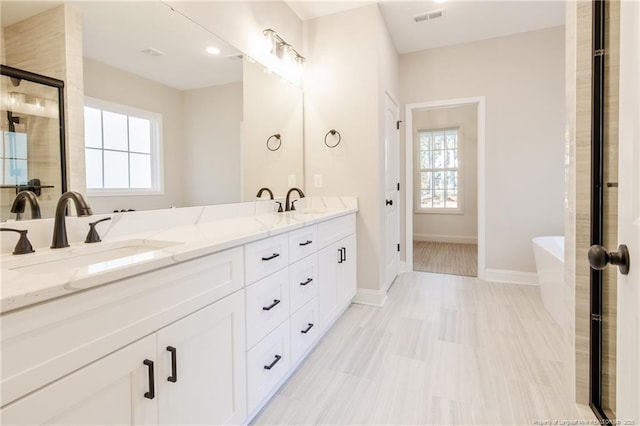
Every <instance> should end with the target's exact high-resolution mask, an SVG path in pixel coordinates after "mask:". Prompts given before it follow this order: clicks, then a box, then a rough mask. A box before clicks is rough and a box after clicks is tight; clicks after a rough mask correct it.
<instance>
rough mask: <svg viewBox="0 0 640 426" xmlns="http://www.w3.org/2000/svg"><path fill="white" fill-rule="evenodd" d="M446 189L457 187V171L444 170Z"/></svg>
mask: <svg viewBox="0 0 640 426" xmlns="http://www.w3.org/2000/svg"><path fill="white" fill-rule="evenodd" d="M446 185H447V189H458V172H446Z"/></svg>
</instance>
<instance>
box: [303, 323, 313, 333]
mask: <svg viewBox="0 0 640 426" xmlns="http://www.w3.org/2000/svg"><path fill="white" fill-rule="evenodd" d="M307 325H308V326H309V327H307V328H306V329H305V330H300V333H302V334H307V333H308V332H309V330H311V329H312V328H313V324H311V323H310V322H309V323H307Z"/></svg>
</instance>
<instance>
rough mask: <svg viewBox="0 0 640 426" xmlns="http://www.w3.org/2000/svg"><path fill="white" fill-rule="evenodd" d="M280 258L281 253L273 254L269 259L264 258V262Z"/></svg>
mask: <svg viewBox="0 0 640 426" xmlns="http://www.w3.org/2000/svg"><path fill="white" fill-rule="evenodd" d="M278 256H280V253H273V254H272V255H271V256H269V257H263V258H262V260H263V261H264V262H266V261H267V260H271V259H275V258H276V257H278Z"/></svg>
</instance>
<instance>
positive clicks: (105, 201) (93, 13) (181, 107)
mask: <svg viewBox="0 0 640 426" xmlns="http://www.w3.org/2000/svg"><path fill="white" fill-rule="evenodd" d="M62 3H63V2H22V1H21V2H12V1H3V2H2V5H1V6H2V13H3V27H4V25H5V24H4V22H5V16H14V17H15V18H14V19H13V22H14V23H15V22H18V18H19V19H22V20H27V19H34V18H36V17H37V16H33V15H34V14H37V13H45V12H44V11H46V10H47V8H48V9H51V8H53V7H61V6H60V5H61V4H62ZM65 5H66V6H65V7H69V6H71V7H72V8H74V9H76V10H77V11H79V12H80V14H81V15H82V40H83V56H84V59H83V62H82V67H83V69H82V74H83V81H84V87H83V91H84V95H85V106H88V107H89V108H93V109H94V110H93V111H89V112H90V113H91V112H93V113H94V114H93V118H95V117H98V116H99V117H100V123H102V126H103V127H101V128H100V129H98V128H97V127H94V128H91V127H90V126H92V124H91V120H90V118H91V117H88V116H92V114H88V116H87V115H85V117H88V119H89V122H87V121H85V126H84V127H85V128H84V131H85V134H87V135H89V138H90V140H89V141H88V142H87V140H86V139H85V152H84V155H85V159H86V160H88V161H87V163H88V166H87V167H86V173H85V170H82V174H83V175H85V174H86V180H87V184H88V188H89V189H88V190H87V195H88V201H89V203H90V204H91V206H92V207H93V210H94V212H96V213H103V212H104V213H106V212H111V211H113V210H123V209H124V210H128V209H135V210H141V209H157V208H168V207H171V206H191V205H203V204H215V203H226V202H237V201H241V200H249V199H254V198H255V195H256V192H257V190H258V189H259V188H260V187H262V186H271V187H273V189H274V192H275V193H276V194H277V195H281V194H284V193H286V188H287V187H288V186H289V184H290V183H291V184H293V182H294V181H295V184H297V185H296V186H300V185H302V182H303V179H302V163H303V157H302V143H303V142H302V101H301V100H302V94H301V91H300V89H297V88H295V87H294V86H291V85H290V84H288V83H286V82H285V81H283V80H282V79H280V78H279V77H277V76H275V75H269V74H265V73H264V72H263V71H262V67H261V66H260V65H258V64H255V63H252V64H251V65H252V66H253V67H254V68H255V71H256V72H248V73H247V72H244V71H243V53H242V52H239V51H238V50H237V49H236V48H234V47H233V46H231V45H229V44H228V43H225V42H224V41H223V40H221V39H219V38H218V37H216V36H215V35H214V34H212V33H211V32H210V31H208V30H207V29H205V28H204V27H203V26H201V25H199V24H198V23H197V22H196V21H197V20H198V17H186V16H183V15H181V14H180V13H178V12H176V11H174V10H172V9H171V8H170V7H169V6H168V5H166V4H164V3H162V2H148V1H138V2H130V1H127V2H94V1H90V2H89V1H87V2H69V3H65ZM32 6H33V7H32ZM36 6H37V7H36ZM41 21H42V20H40V21H37V20H34V22H38V23H41ZM23 27H24V26H23ZM209 47H212V48H214V49H209V52H213V54H212V53H208V52H207V48H209ZM25 48H27V49H35V45H34V46H26V47H25ZM218 51H219V52H218ZM45 58H46V56H45ZM257 70H260V71H259V72H258V71H257ZM76 71H78V70H76ZM243 73H244V76H243ZM247 78H249V79H254V78H256V79H259V82H253V81H247ZM249 87H251V88H258V91H259V92H258V93H256V94H251V95H248V93H247V91H248V90H249V89H248V88H249ZM293 91H296V92H297V94H296V95H295V96H289V95H288V94H289V93H290V92H293ZM255 95H257V96H255ZM265 96H268V99H269V100H268V101H265V99H267V98H265ZM285 99H292V102H293V104H292V105H293V106H291V107H287V106H284V105H283V104H284V101H285ZM280 106H282V109H281V113H280V114H275V109H276V108H275V107H280ZM96 110H98V111H97V112H96ZM96 114H97V115H96ZM110 114H111V115H110ZM286 114H289V115H286ZM105 115H106V116H110V117H111V118H113V117H114V116H116V117H117V118H118V120H119V122H122V123H126V126H124V124H123V126H121V127H120V129H121V130H122V129H125V130H126V129H128V131H127V132H125V131H124V130H123V131H121V132H116V133H118V136H117V138H116V139H110V138H111V136H108V135H106V133H105V132H104V130H105V128H104V125H105V123H106V122H107V121H109V120H105ZM148 117H160V120H159V121H158V122H157V123H156V124H153V123H152V124H149V127H148V128H149V129H150V130H149V132H146V131H145V132H143V133H144V134H145V135H146V134H147V133H150V134H151V135H153V134H154V131H155V133H157V136H158V139H157V141H156V142H155V143H157V145H154V142H153V141H151V142H150V144H147V142H145V143H144V144H138V143H137V142H136V140H132V137H133V135H132V133H135V132H131V128H132V127H133V126H132V123H135V122H138V123H139V121H136V120H147V118H148ZM276 119H282V120H283V121H284V122H283V123H281V124H280V123H276V122H275V120H276ZM118 120H116V121H118ZM267 121H268V122H269V123H270V124H271V125H272V126H266V127H265V128H259V127H260V126H262V125H264V124H265V123H266V122H267ZM296 121H297V122H296ZM95 122H96V120H93V123H95ZM294 122H295V123H294ZM154 126H155V127H154ZM270 127H274V128H277V129H280V130H278V131H272V132H270V133H268V134H267V133H264V132H266V131H267V130H266V129H267V128H270ZM109 129H110V130H113V127H112V126H109ZM154 129H155V130H154ZM276 132H280V133H282V135H283V139H282V141H283V148H282V149H281V150H279V151H277V152H275V153H269V154H274V155H273V156H266V154H267V152H268V151H267V149H266V145H265V143H266V138H267V137H268V136H269V135H271V134H273V133H276ZM294 132H295V133H296V134H294ZM107 133H108V132H107ZM112 133H113V132H112ZM254 133H255V134H256V135H258V134H259V138H258V137H257V136H256V137H255V138H254V137H253V136H252V134H254ZM97 134H102V135H103V138H101V140H98V139H97V138H95V137H94V136H95V135H97ZM105 135H106V136H105ZM145 137H146V136H145ZM249 138H251V139H249ZM254 140H256V141H259V145H260V148H261V150H260V151H255V150H253V149H250V148H249V146H252V144H253V141H254ZM256 143H258V142H256ZM140 145H145V149H144V150H142V151H140V150H136V149H135V146H140ZM147 145H148V146H149V148H148V149H147V148H146V146H147ZM245 145H246V146H245ZM154 146H155V148H154ZM296 146H297V147H296ZM132 147H133V148H132ZM285 148H286V149H285ZM247 152H251V156H250V157H249V158H247V159H245V158H244V156H245V153H247ZM255 155H257V156H258V157H256V158H257V161H254V156H255ZM89 157H91V158H89ZM247 160H248V161H247ZM265 164H268V165H269V166H270V167H265V166H264V165H265ZM74 167H76V168H77V167H81V166H79V165H78V164H74V163H69V164H68V168H69V169H68V172H69V173H70V174H73V173H72V172H73V171H77V170H75V169H74ZM147 170H148V173H149V174H148V176H147ZM142 172H144V173H142ZM154 173H155V174H154ZM290 175H291V176H295V177H294V178H291V181H289V176H290ZM247 180H248V181H247ZM114 182H115V183H114ZM154 182H157V185H155V184H154ZM243 182H244V184H243ZM69 189H70V190H74V189H75V188H73V187H70V188H69ZM82 190H83V191H84V188H82ZM46 216H49V217H50V216H51V215H50V214H45V212H43V217H46Z"/></svg>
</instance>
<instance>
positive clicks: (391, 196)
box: [384, 94, 400, 289]
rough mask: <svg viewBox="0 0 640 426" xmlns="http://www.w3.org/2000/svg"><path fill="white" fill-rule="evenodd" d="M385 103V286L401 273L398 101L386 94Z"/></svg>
mask: <svg viewBox="0 0 640 426" xmlns="http://www.w3.org/2000/svg"><path fill="white" fill-rule="evenodd" d="M385 95H386V96H385V106H384V173H385V186H384V196H385V207H384V226H385V240H384V259H385V260H384V288H385V289H386V288H388V287H389V286H390V285H391V283H392V282H393V280H394V279H395V278H396V275H398V270H399V265H400V252H399V244H400V205H399V204H400V196H399V194H400V192H399V191H400V189H399V186H398V185H399V184H400V171H399V168H400V164H399V157H400V155H399V152H398V132H399V130H398V105H396V103H395V102H394V101H393V99H391V97H390V96H389V95H388V94H385Z"/></svg>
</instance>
